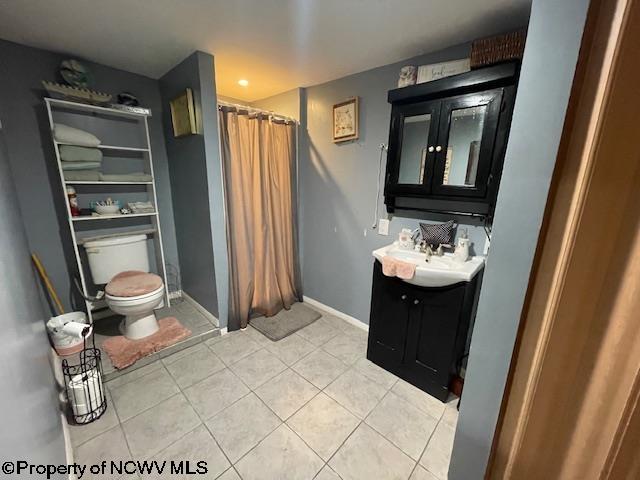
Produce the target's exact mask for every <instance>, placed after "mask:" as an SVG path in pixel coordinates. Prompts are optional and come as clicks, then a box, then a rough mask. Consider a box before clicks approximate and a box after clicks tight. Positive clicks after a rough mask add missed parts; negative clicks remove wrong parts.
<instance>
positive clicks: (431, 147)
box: [427, 145, 435, 152]
mask: <svg viewBox="0 0 640 480" xmlns="http://www.w3.org/2000/svg"><path fill="white" fill-rule="evenodd" d="M427 150H429V151H430V152H433V151H434V150H435V148H433V145H431V146H430V147H429V148H428V149H427Z"/></svg>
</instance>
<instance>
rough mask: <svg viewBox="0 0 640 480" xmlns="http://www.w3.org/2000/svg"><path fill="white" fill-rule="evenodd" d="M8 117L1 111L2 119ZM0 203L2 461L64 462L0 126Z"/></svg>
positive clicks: (40, 316)
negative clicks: (0, 211) (0, 212)
mask: <svg viewBox="0 0 640 480" xmlns="http://www.w3.org/2000/svg"><path fill="white" fill-rule="evenodd" d="M6 113H7V112H6V110H0V114H1V115H2V117H3V118H4V117H6V116H7V115H6ZM0 204H1V205H2V209H3V213H2V215H0V310H1V311H2V328H0V343H1V344H2V348H1V349H0V384H1V385H2V395H0V411H2V412H3V413H2V428H0V452H1V453H0V463H4V461H7V460H14V461H15V460H17V459H22V460H27V461H29V462H31V463H35V464H56V465H58V464H65V463H66V456H65V446H64V438H63V433H62V423H61V417H60V411H59V410H58V398H57V389H56V385H55V382H54V377H53V374H52V372H51V367H50V364H49V358H48V354H49V351H50V346H49V342H48V341H47V335H46V333H45V324H44V322H45V319H46V318H47V317H48V315H47V314H45V312H44V309H43V308H42V304H41V303H40V299H39V294H38V287H37V284H36V280H35V278H34V273H33V269H32V267H31V259H30V258H29V250H28V248H27V239H26V236H25V231H24V226H23V224H22V221H21V218H20V211H19V207H18V202H17V198H16V190H15V188H14V185H13V183H12V175H11V171H10V167H9V160H8V158H7V152H6V148H5V144H4V140H3V133H2V129H1V128H0ZM25 477H28V475H27V476H25ZM16 478H17V476H16ZM55 478H62V476H57V477H55Z"/></svg>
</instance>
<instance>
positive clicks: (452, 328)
mask: <svg viewBox="0 0 640 480" xmlns="http://www.w3.org/2000/svg"><path fill="white" fill-rule="evenodd" d="M481 276H482V271H481V272H480V273H479V274H478V275H476V276H475V277H474V278H473V279H472V280H471V281H470V282H461V283H457V284H455V285H450V286H447V287H438V288H424V287H417V286H414V285H410V284H408V283H405V282H403V281H402V280H399V279H398V278H395V277H387V276H385V275H384V274H383V273H382V265H381V264H380V262H379V261H377V260H376V261H375V263H374V267H373V292H372V295H371V317H370V320H369V343H368V348H367V358H368V359H369V360H371V361H372V362H374V363H376V364H377V365H379V366H381V367H382V368H384V369H385V370H388V371H389V372H392V373H394V374H395V375H397V376H399V377H400V378H402V379H404V380H406V381H407V382H409V383H411V384H412V385H415V386H416V387H418V388H420V389H421V390H424V391H425V392H427V393H429V394H430V395H433V396H434V397H436V398H438V399H439V400H442V401H446V399H447V397H448V395H449V385H450V382H451V380H452V378H453V377H454V376H455V375H456V374H457V373H458V369H459V366H460V362H461V361H462V357H463V355H464V351H465V345H466V341H467V334H468V332H469V324H470V321H471V317H472V313H473V309H474V305H475V302H476V297H477V293H478V291H479V289H478V283H479V281H480V278H481Z"/></svg>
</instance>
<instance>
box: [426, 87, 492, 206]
mask: <svg viewBox="0 0 640 480" xmlns="http://www.w3.org/2000/svg"><path fill="white" fill-rule="evenodd" d="M501 100H502V89H497V90H490V91H487V92H481V93H474V94H470V95H462V96H459V97H453V98H449V99H446V100H443V101H442V108H441V113H440V128H439V131H438V132H439V133H438V142H437V146H436V150H437V151H438V152H437V155H436V158H435V167H434V174H433V182H432V188H431V192H432V193H433V194H436V195H456V196H461V197H484V196H485V195H486V192H487V182H488V180H489V175H490V172H491V161H492V157H493V147H494V142H495V138H496V130H497V125H498V117H499V115H500V104H501Z"/></svg>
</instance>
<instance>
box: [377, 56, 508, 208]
mask: <svg viewBox="0 0 640 480" xmlns="http://www.w3.org/2000/svg"><path fill="white" fill-rule="evenodd" d="M518 72H519V64H518V63H517V62H510V63H503V64H499V65H493V66H490V67H484V68H479V69H475V70H472V71H470V72H465V73H461V74H459V75H453V76H451V77H446V78H441V79H439V80H434V81H431V82H425V83H421V84H416V85H411V86H408V87H402V88H397V89H394V90H390V91H389V94H388V100H389V102H390V103H391V104H392V109H391V129H390V131H389V152H388V156H387V172H386V176H385V190H384V194H385V204H386V205H387V211H388V212H390V213H395V212H397V211H402V210H408V211H422V212H435V213H439V212H442V213H447V214H455V215H458V214H462V215H473V216H478V217H484V218H485V219H487V218H488V219H490V218H491V216H492V215H493V209H494V207H495V201H496V198H497V193H498V187H499V185H500V177H501V173H502V164H503V161H504V155H505V151H506V145H507V139H508V136H509V128H510V125H511V114H512V112H513V105H514V101H515V94H516V86H517V80H518Z"/></svg>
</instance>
